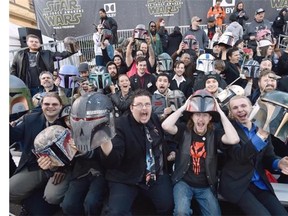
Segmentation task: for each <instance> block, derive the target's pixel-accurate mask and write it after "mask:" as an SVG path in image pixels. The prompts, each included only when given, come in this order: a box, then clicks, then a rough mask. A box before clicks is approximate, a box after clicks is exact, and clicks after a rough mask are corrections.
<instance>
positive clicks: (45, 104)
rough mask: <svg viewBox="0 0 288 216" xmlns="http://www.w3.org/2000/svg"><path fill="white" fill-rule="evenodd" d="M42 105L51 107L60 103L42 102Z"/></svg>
mask: <svg viewBox="0 0 288 216" xmlns="http://www.w3.org/2000/svg"><path fill="white" fill-rule="evenodd" d="M43 106H47V107H49V106H53V107H56V106H60V104H58V103H43Z"/></svg>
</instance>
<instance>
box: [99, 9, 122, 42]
mask: <svg viewBox="0 0 288 216" xmlns="http://www.w3.org/2000/svg"><path fill="white" fill-rule="evenodd" d="M99 16H100V21H99V22H100V24H102V25H103V27H104V29H109V30H110V31H111V32H112V38H111V39H110V40H109V42H110V44H111V45H113V44H117V43H118V35H117V30H118V24H117V22H116V21H115V20H114V19H113V18H112V17H107V14H106V11H105V9H104V8H101V9H100V10H99Z"/></svg>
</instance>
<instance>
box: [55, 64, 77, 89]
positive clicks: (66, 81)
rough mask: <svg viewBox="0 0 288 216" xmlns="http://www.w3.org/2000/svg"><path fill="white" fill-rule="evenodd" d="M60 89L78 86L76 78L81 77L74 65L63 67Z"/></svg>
mask: <svg viewBox="0 0 288 216" xmlns="http://www.w3.org/2000/svg"><path fill="white" fill-rule="evenodd" d="M59 77H60V79H61V82H60V87H62V88H75V87H77V86H78V84H77V80H76V78H77V77H79V71H78V68H77V67H76V66H74V65H62V66H61V67H60V70H59Z"/></svg>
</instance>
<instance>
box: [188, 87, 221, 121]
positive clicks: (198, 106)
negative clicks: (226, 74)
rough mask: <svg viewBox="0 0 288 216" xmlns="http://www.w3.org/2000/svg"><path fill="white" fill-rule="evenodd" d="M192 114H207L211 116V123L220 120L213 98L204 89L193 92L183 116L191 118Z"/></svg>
mask: <svg viewBox="0 0 288 216" xmlns="http://www.w3.org/2000/svg"><path fill="white" fill-rule="evenodd" d="M192 113H209V114H210V115H211V116H212V121H219V120H220V114H219V113H218V112H217V110H216V102H215V99H214V97H213V96H212V95H211V94H210V93H209V92H208V91H206V90H204V89H201V90H197V91H196V92H194V94H193V95H192V97H191V98H190V101H189V104H188V105H187V107H186V111H184V113H183V114H184V115H186V116H187V115H188V116H191V114H192Z"/></svg>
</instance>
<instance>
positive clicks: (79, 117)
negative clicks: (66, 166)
mask: <svg viewBox="0 0 288 216" xmlns="http://www.w3.org/2000/svg"><path fill="white" fill-rule="evenodd" d="M113 108H114V107H113V104H112V101H111V100H110V98H109V97H108V96H106V95H104V94H102V93H100V92H89V93H87V94H84V95H82V96H81V97H79V98H77V99H76V100H75V101H74V103H73V104H72V108H71V114H70V122H71V126H72V134H73V139H74V140H75V144H76V146H77V148H78V150H79V151H80V152H82V153H85V152H87V151H91V150H93V149H95V148H97V147H99V146H100V145H101V140H102V139H104V138H113V137H114V135H115V128H114V117H113V116H114V114H113Z"/></svg>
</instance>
